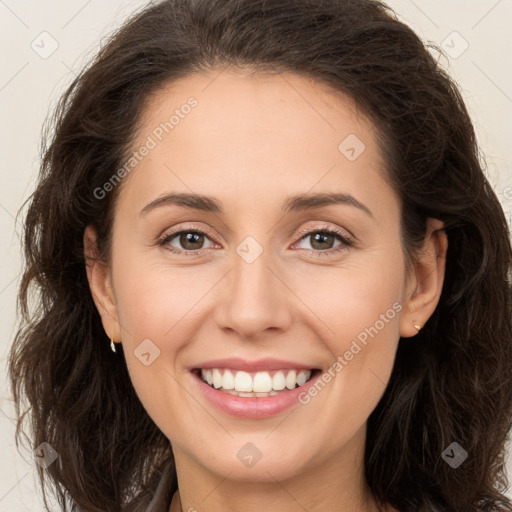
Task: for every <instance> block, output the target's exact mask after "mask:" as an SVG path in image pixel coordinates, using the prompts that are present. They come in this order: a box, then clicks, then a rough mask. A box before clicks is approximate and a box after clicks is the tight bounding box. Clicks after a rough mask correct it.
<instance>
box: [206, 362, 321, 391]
mask: <svg viewBox="0 0 512 512" xmlns="http://www.w3.org/2000/svg"><path fill="white" fill-rule="evenodd" d="M315 371H316V370H299V369H297V370H293V369H292V370H290V369H283V370H272V371H260V372H246V371H241V370H234V369H228V368H208V369H201V370H197V374H198V376H199V377H200V378H201V380H202V381H203V382H205V383H207V384H208V385H209V386H210V387H212V388H214V389H217V390H218V391H223V392H225V393H229V394H230V395H234V396H240V397H259V398H262V397H267V396H275V395H277V394H278V393H279V392H281V391H286V390H291V389H295V388H297V387H300V386H303V385H304V384H305V383H306V382H308V381H309V380H310V379H311V377H312V375H313V374H314V373H315Z"/></svg>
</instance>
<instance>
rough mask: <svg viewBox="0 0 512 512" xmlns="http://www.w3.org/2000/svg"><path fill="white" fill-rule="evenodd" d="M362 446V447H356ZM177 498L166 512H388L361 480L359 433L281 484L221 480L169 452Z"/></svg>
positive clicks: (177, 453) (268, 480)
mask: <svg viewBox="0 0 512 512" xmlns="http://www.w3.org/2000/svg"><path fill="white" fill-rule="evenodd" d="M361 441H362V442H361ZM173 451H174V455H175V460H176V468H177V473H178V482H179V492H177V493H176V494H175V495H174V498H173V501H172V504H171V507H170V510H169V512H185V511H196V510H197V511H200V512H201V511H205V512H206V511H208V512H261V510H272V512H292V511H293V512H295V511H302V510H308V512H325V510H333V511H341V510H343V511H344V512H379V511H380V512H392V510H391V509H386V508H385V507H384V506H381V507H380V509H379V506H378V505H377V503H376V502H375V500H374V499H373V496H372V495H371V493H370V491H369V489H368V487H367V486H366V483H365V480H364V465H363V457H364V431H362V432H361V433H359V434H358V435H356V436H355V437H354V438H353V439H352V441H351V443H349V445H347V446H345V447H344V448H343V450H341V451H340V452H336V453H334V454H333V455H332V456H331V457H329V458H328V459H327V460H325V459H324V460H322V462H321V463H320V464H317V465H313V464H310V465H308V470H307V471H302V472H300V473H298V474H296V475H294V476H292V477H290V478H287V479H284V480H280V479H278V475H272V474H271V470H269V471H266V472H265V473H266V476H264V477H261V475H260V477H259V478H258V481H241V480H234V479H230V478H229V473H228V476H227V477H223V476H221V475H219V474H214V473H212V472H210V471H208V470H207V469H206V468H205V467H203V466H200V465H198V464H197V463H196V462H194V461H193V460H192V459H191V458H190V457H188V456H187V455H186V454H185V453H184V452H181V451H180V450H179V448H176V447H173Z"/></svg>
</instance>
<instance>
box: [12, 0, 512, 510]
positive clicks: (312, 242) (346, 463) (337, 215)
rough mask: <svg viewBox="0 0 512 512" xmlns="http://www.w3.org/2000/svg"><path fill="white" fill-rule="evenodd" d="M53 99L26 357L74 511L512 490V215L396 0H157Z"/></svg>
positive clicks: (38, 424)
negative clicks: (510, 451) (511, 434)
mask: <svg viewBox="0 0 512 512" xmlns="http://www.w3.org/2000/svg"><path fill="white" fill-rule="evenodd" d="M54 120H55V132H54V133H53V134H52V135H51V140H49V143H48V145H47V146H46V150H45V154H44V160H43V165H42V169H41V177H40V181H39V184H38V186H37V189H36V191H35V193H34V195H33V197H32V198H31V200H30V204H29V208H28V212H27V217H26V231H25V241H24V242H25V252H26V259H27V266H26V270H25V274H24V277H23V281H22V284H21V289H20V304H21V311H22V313H23V319H24V324H23V326H22V327H21V328H20V330H19V332H18V334H17V337H16V340H15V344H14V346H13V349H12V354H11V359H10V376H11V380H12V384H13V389H14V398H15V401H16V404H17V405H18V414H19V417H20V420H19V421H20V427H21V422H22V419H23V418H22V415H23V411H22V407H21V401H22V399H23V398H24V397H26V399H27V400H28V403H29V405H30V407H31V409H30V418H31V422H32V423H31V436H32V443H33V447H37V448H36V452H37V453H39V457H40V458H41V459H42V460H43V461H44V463H40V467H41V468H42V469H41V472H40V475H41V479H42V482H43V483H44V482H48V483H50V484H51V485H52V488H53V490H54V491H55V493H56V495H57V497H58V499H59V503H60V505H61V507H62V510H68V509H69V510H87V511H110V510H112V511H114V510H116V511H117V510H124V511H135V510H137V511H147V510H150V511H168V510H170V511H171V512H175V511H180V510H182V511H185V510H188V511H193V510H197V511H199V512H201V511H208V512H217V511H225V510H233V511H238V510H244V511H245V512H247V511H252V510H262V509H263V510H265V509H267V510H272V511H295V510H308V511H310V512H313V511H319V510H344V511H354V512H355V511H358V512H370V511H371V512H373V511H379V510H380V511H382V512H384V511H386V512H391V511H393V512H396V511H400V512H413V511H414V512H416V511H428V512H434V511H435V512H438V511H439V512H441V511H443V512H445V511H446V512H448V511H458V512H459V511H461V512H467V511H494V510H507V511H510V510H512V504H511V503H510V501H509V500H508V499H507V498H505V497H504V495H503V494H502V493H503V490H504V488H505V487H506V479H505V475H504V465H503V453H504V443H505V440H506V436H507V432H508V430H509V427H510V419H511V412H512V384H511V382H512V379H511V377H512V375H511V373H512V370H511V365H510V362H511V343H510V340H511V304H510V284H509V281H508V275H509V274H508V273H509V270H510V264H511V248H510V243H509V239H508V229H507V225H506V221H505V217H504V214H503V212H502V210H501V207H500V205H499V202H498V200H497V198H496V196H495V194H494V193H493V191H492V190H491V188H490V186H489V183H488V182H487V180H486V178H485V176H484V173H483V171H482V168H481V165H480V162H479V158H478V148H477V145H476V142H475V134H474V131H473V127H472V125H471V122H470V119H469V116H468V113H467V111H466V108H465V106H464V103H463V101H462V99H461V96H460V94H459V92H458V91H457V89H456V87H455V85H454V83H453V82H452V81H451V80H450V78H449V77H448V76H447V75H446V74H445V73H444V72H443V71H442V69H440V68H439V66H438V65H437V63H436V61H435V59H434V58H433V57H432V56H431V55H430V53H429V52H428V51H427V49H426V48H425V47H424V46H423V45H422V43H421V41H420V40H419V38H418V37H417V36H416V35H415V34H414V33H413V32H412V31H411V30H410V29H409V28H408V27H407V26H405V25H404V24H402V23H400V22H399V21H397V19H396V18H395V16H394V15H393V13H392V12H391V11H390V10H389V9H388V8H386V7H385V6H384V5H382V4H380V3H378V2H376V1H373V0H358V1H357V2H356V1H350V0H329V1H320V0H317V1H311V0H273V1H263V0H237V1H234V0H228V1H226V0H222V1H221V0H167V1H164V2H160V3H158V4H156V5H150V6H148V7H147V8H146V9H145V10H143V11H142V12H140V13H139V14H137V15H136V16H135V17H133V18H132V19H131V20H129V21H128V22H127V23H126V24H125V25H124V27H122V29H121V30H120V31H119V32H118V33H117V34H116V35H115V36H114V37H113V38H112V39H111V40H110V41H109V42H108V44H107V45H106V46H105V47H104V48H103V49H102V50H101V51H100V53H99V55H98V56H97V58H96V59H95V61H94V62H93V63H92V64H91V65H90V66H89V67H88V69H86V70H84V72H83V73H82V74H81V75H80V76H79V77H78V78H77V79H76V80H75V81H74V82H73V84H72V85H71V86H70V88H69V89H68V91H67V92H66V94H65V95H64V97H63V98H62V100H61V102H60V105H59V107H58V110H57V112H56V114H55V119H54ZM48 136H49V135H48ZM33 286H36V287H37V289H38V290H39V293H40V296H39V308H38V309H37V310H36V311H31V310H30V309H29V306H28V297H29V290H30V289H32V287H33ZM111 349H112V350H111ZM43 443H44V444H43ZM45 503H46V498H45Z"/></svg>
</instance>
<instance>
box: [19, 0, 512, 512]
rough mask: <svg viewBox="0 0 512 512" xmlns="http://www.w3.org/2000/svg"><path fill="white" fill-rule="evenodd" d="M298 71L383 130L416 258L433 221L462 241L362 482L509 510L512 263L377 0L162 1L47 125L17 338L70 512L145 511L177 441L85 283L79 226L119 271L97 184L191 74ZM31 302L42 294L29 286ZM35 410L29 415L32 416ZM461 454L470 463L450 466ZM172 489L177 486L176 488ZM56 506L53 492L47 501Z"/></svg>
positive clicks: (445, 114)
mask: <svg viewBox="0 0 512 512" xmlns="http://www.w3.org/2000/svg"><path fill="white" fill-rule="evenodd" d="M228 65H229V66H246V67H250V68H252V69H256V70H258V69H261V70H272V69H273V70H276V71H292V72H295V73H298V74H302V75H307V76H310V77H313V78H314V79H315V80H318V81H322V82H323V83H325V84H329V85H331V86H332V87H334V88H335V89H336V90H338V91H340V92H343V93H345V94H348V95H350V96H351V97H352V98H353V99H354V100H355V101H356V103H357V104H358V106H359V107H360V108H361V110H362V112H364V113H365V114H366V115H367V116H368V117H369V118H370V119H371V120H372V121H373V123H374V124H375V126H376V127H377V129H378V132H379V134H380V141H381V146H382V152H383V154H384V156H385V158H386V162H387V170H388V174H389V178H390V180H391V182H392V183H393V185H394V187H395V188H396V190H397V191H398V193H399V195H400V198H401V201H402V231H403V244H404V250H405V251H406V253H407V254H408V255H414V251H415V250H416V249H417V248H418V247H419V246H420V243H421V241H422V240H423V236H424V234H425V223H426V219H427V218H428V217H435V218H438V219H441V220H442V221H443V222H444V224H445V227H446V232H447V235H448V240H449V248H448V254H447V262H446V265H447V268H446V279H445V283H444V287H443V292H442V295H441V299H440V302H439V304H438V307H437V309H436V311H435V312H434V314H433V316H432V317H431V318H430V320H429V321H428V323H427V325H426V326H425V328H424V329H423V330H422V331H421V332H420V333H419V334H418V335H417V336H416V337H415V338H414V339H406V340H405V339H404V340H402V339H401V340H400V341H399V347H398V352H397V357H396V362H395V366H394V369H393V373H392V375H391V379H390V382H389V385H388V386H387V389H386V392H385V394H384V396H383V398H382V399H381V401H380V403H379V404H378V406H377V408H376V409H375V410H374V411H373V413H372V414H371V416H370V417H369V420H368V434H367V441H366V451H365V476H366V480H367V483H368V486H369V488H370V489H371V491H372V492H373V493H374V495H375V496H376V497H377V498H378V499H379V500H380V501H382V502H383V503H386V502H388V503H390V504H392V505H393V506H394V507H396V508H397V509H399V510H400V511H401V512H413V511H414V512H418V511H424V512H427V511H428V512H441V511H442V512H450V511H456V512H470V511H479V512H484V511H485V512H490V511H495V510H506V511H511V510H512V504H511V502H510V501H509V500H508V499H506V498H505V497H504V495H503V494H502V493H503V491H504V489H505V486H506V483H507V482H506V478H505V474H504V462H503V457H504V444H505V441H506V437H507V433H508V431H509V429H510V427H511V416H512V365H511V360H512V357H511V355H512V343H511V341H512V315H511V287H510V283H509V279H508V276H509V271H510V267H511V261H512V252H511V247H510V242H509V232H508V228H507V224H506V220H505V216H504V214H503V211H502V209H501V207H500V204H499V202H498V199H497V197H496V195H495V194H494V192H493V191H492V189H491V187H490V185H489V183H488V181H487V180H486V178H485V175H484V172H483V170H482V163H481V159H480V155H479V149H478V147H477V143H476V140H475V133H474V129H473V126H472V124H471V121H470V118H469V116H468V112H467V110H466V107H465V105H464V102H463V100H462V98H461V95H460V93H459V92H458V90H457V87H456V86H455V84H454V82H453V81H452V80H451V79H450V78H449V76H448V75H447V74H446V72H445V71H443V69H442V68H440V66H439V65H438V63H437V61H436V58H435V57H434V56H433V55H432V53H431V52H430V51H429V49H428V48H426V47H425V46H424V45H423V44H422V43H421V41H420V39H419V38H418V37H417V35H416V34H415V33H414V32H413V31H412V30H411V29H410V28H409V27H407V26H406V25H405V24H403V23H401V22H399V21H398V20H397V18H396V16H395V15H394V13H393V12H392V11H391V10H390V9H389V8H388V7H386V6H385V5H383V4H381V3H380V2H377V1H374V0H166V1H163V2H159V3H152V4H150V5H148V6H147V7H146V8H144V9H143V10H142V11H140V12H139V13H137V14H135V15H134V16H133V17H132V18H131V19H130V20H128V21H127V22H126V23H125V25H124V26H123V27H122V28H121V29H120V30H119V31H118V32H117V33H115V34H114V35H113V37H111V39H110V40H109V41H108V42H107V44H105V45H104V46H103V48H102V49H101V50H100V52H99V54H98V55H97V56H96V58H95V59H94V60H93V62H91V63H90V65H89V66H87V68H86V69H84V70H83V72H82V73H81V74H80V75H79V76H78V77H77V78H76V79H75V80H74V81H73V83H72V84H71V85H70V87H69V88H68V89H67V91H66V92H65V94H64V95H63V97H62V98H61V100H60V102H59V104H58V106H57V108H56V110H55V111H54V113H53V116H52V117H51V118H49V122H48V124H47V125H46V130H45V136H44V147H43V160H42V165H41V172H40V177H39V182H38V184H37V188H36V190H35V192H34V193H33V195H32V196H31V197H30V198H29V200H28V202H27V206H28V208H27V212H26V222H25V232H24V240H23V242H24V254H25V260H26V266H25V271H24V275H23V279H22V282H21V285H20V290H19V297H18V301H19V309H20V312H21V325H20V327H19V330H18V332H17V335H16V338H15V341H14V344H13V347H12V352H11V355H10V361H9V372H10V379H11V382H12V388H13V393H14V399H15V403H16V407H17V414H18V429H17V431H16V440H17V442H18V439H19V437H20V436H21V433H22V432H23V431H24V423H25V421H26V420H29V425H28V426H27V427H26V429H27V431H28V436H27V438H28V439H29V442H30V444H31V447H32V448H35V447H36V446H38V445H39V444H40V443H42V442H47V443H49V444H50V445H51V446H52V447H53V448H54V449H55V450H56V451H57V452H58V454H59V457H58V459H57V461H55V463H53V464H51V465H50V466H49V467H48V468H47V469H46V470H42V469H41V470H40V478H41V483H42V485H43V489H44V485H45V483H46V485H49V486H50V487H51V489H52V491H53V492H54V494H55V495H56V496H57V498H58V500H59V504H60V506H61V507H62V510H68V507H69V510H87V511H101V512H105V511H120V510H126V509H127V508H128V507H131V508H130V510H135V509H137V510H145V508H144V507H145V506H146V505H147V504H148V503H149V501H150V498H151V496H152V493H153V492H154V489H155V486H156V485H157V482H158V480H159V478H160V476H161V474H162V471H163V468H164V467H168V466H169V464H171V465H172V451H171V447H170V444H169V441H168V439H166V437H165V436H164V435H163V433H162V432H161V431H160V430H159V429H158V428H157V426H156V425H155V424H154V423H153V421H152V420H151V419H150V418H149V416H148V414H147V413H146V411H145V409H144V408H143V406H142V405H141V403H140V401H139V399H138V397H137V396H136V394H135V392H134V389H133V386H132V384H131V381H130V378H129V374H128V372H127V368H126V364H125V360H124V355H123V354H122V348H121V347H119V345H118V347H119V348H118V351H119V350H121V354H118V355H115V354H113V353H112V352H111V351H110V349H109V343H108V339H107V337H106V334H105V332H104V330H103V327H102V324H101V321H100V317H99V314H98V312H97V310H96V308H95V305H94V303H93V300H92V297H91V292H90V289H89V286H88V282H87V278H86V272H85V261H84V254H83V251H84V247H83V233H84V230H85V228H86V226H87V225H92V226H93V227H94V228H95V229H96V231H97V234H98V244H99V248H100V250H101V251H102V254H103V255H104V256H105V258H108V253H109V244H110V235H111V226H112V218H113V214H114V206H115V199H116V196H117V194H118V193H119V188H120V187H114V189H113V191H112V192H109V193H108V194H106V196H105V197H104V198H101V199H99V198H98V197H97V194H96V195H95V194H94V190H95V189H97V188H101V187H102V186H103V185H104V184H105V182H107V181H108V180H109V179H110V178H111V177H112V176H113V175H114V174H115V173H116V171H118V169H120V168H121V167H122V165H123V162H125V161H126V156H127V155H128V154H129V152H130V144H131V143H132V142H133V137H134V133H135V130H136V128H137V125H138V121H139V120H140V115H141V112H142V111H143V108H144V104H145V100H147V98H148V97H149V95H150V94H152V93H154V92H155V91H157V90H158V89H159V88H161V87H163V86H164V85H166V84H168V83H169V82H171V81H173V80H176V79H178V78H180V77H183V76H186V75H189V74H191V73H194V72H197V71H201V70H204V69H214V68H215V69H221V68H222V67H224V66H228ZM32 292H33V293H32ZM25 404H26V405H27V407H25ZM453 442H457V443H458V444H459V445H460V446H461V447H462V448H463V449H464V450H465V451H466V452H467V453H468V458H467V460H466V461H465V462H464V463H463V464H461V465H460V466H459V467H458V468H457V469H453V468H452V467H450V465H449V464H447V463H446V461H445V460H444V459H443V457H442V453H443V452H444V450H445V449H446V448H447V447H449V446H450V444H451V443H453ZM170 485H171V487H172V489H173V490H174V489H176V481H175V479H174V481H173V482H171V484H170ZM45 504H47V501H46V495H45Z"/></svg>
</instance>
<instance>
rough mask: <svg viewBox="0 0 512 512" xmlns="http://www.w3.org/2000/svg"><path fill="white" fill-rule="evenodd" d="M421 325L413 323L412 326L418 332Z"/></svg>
mask: <svg viewBox="0 0 512 512" xmlns="http://www.w3.org/2000/svg"><path fill="white" fill-rule="evenodd" d="M421 327H422V326H421V324H414V328H415V329H416V330H417V331H418V332H420V329H421Z"/></svg>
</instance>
